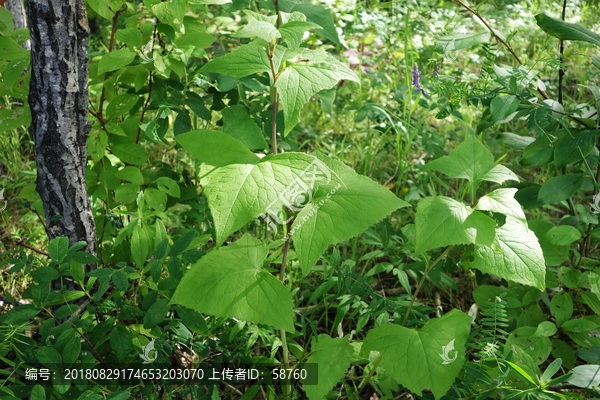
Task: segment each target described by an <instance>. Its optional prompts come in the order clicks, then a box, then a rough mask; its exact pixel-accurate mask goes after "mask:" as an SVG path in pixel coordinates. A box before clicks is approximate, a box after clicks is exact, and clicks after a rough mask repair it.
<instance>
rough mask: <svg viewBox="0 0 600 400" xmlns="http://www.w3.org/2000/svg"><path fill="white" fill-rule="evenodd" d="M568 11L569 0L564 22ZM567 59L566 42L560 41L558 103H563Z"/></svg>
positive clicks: (563, 13)
mask: <svg viewBox="0 0 600 400" xmlns="http://www.w3.org/2000/svg"><path fill="white" fill-rule="evenodd" d="M566 9H567V0H564V2H563V9H562V16H561V17H562V20H563V21H564V20H565V11H566ZM564 58H565V41H564V40H562V39H560V68H559V69H558V102H559V103H560V104H562V103H563V79H564V76H565V68H564V67H563V62H564Z"/></svg>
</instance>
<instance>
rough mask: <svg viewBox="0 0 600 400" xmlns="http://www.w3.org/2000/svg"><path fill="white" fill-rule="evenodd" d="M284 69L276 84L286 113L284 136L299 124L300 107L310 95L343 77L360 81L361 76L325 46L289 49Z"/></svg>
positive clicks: (327, 87)
mask: <svg viewBox="0 0 600 400" xmlns="http://www.w3.org/2000/svg"><path fill="white" fill-rule="evenodd" d="M284 59H285V60H287V61H286V64H284V66H285V69H284V70H283V72H281V74H280V75H279V78H278V79H277V83H275V87H276V88H277V90H278V94H279V102H280V103H281V106H282V107H283V114H284V116H285V130H284V135H287V134H288V133H289V132H290V131H291V130H292V128H294V126H296V124H297V123H298V120H299V116H300V109H302V106H303V105H304V104H306V103H307V102H308V101H309V100H310V99H311V97H313V96H314V95H315V94H317V93H318V92H320V91H321V90H324V89H331V88H332V87H333V86H335V85H336V84H337V83H338V82H339V81H340V80H342V79H346V80H351V81H355V82H359V83H360V81H359V80H358V76H357V75H356V74H355V73H354V71H352V70H351V69H350V68H348V67H347V66H346V65H344V64H342V63H341V62H339V61H338V60H336V59H335V58H333V57H331V56H330V55H328V54H327V53H326V52H325V51H324V50H323V49H319V50H310V49H295V50H287V51H286V54H285V55H284Z"/></svg>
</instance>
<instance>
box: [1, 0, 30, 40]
mask: <svg viewBox="0 0 600 400" xmlns="http://www.w3.org/2000/svg"><path fill="white" fill-rule="evenodd" d="M4 7H5V8H6V9H7V10H8V11H10V12H11V13H12V15H13V17H14V18H15V29H20V28H25V29H27V14H26V13H25V6H24V5H23V0H8V1H7V2H6V3H5V4H4ZM21 46H22V47H23V48H24V49H25V50H31V41H29V40H27V41H25V43H23V44H22V45H21Z"/></svg>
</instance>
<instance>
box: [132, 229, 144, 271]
mask: <svg viewBox="0 0 600 400" xmlns="http://www.w3.org/2000/svg"><path fill="white" fill-rule="evenodd" d="M131 256H132V257H133V261H134V262H135V263H136V265H137V266H138V268H143V267H144V264H145V263H146V257H147V256H148V236H147V235H146V230H145V229H144V228H142V227H141V226H139V225H136V226H135V227H134V228H133V232H132V234H131Z"/></svg>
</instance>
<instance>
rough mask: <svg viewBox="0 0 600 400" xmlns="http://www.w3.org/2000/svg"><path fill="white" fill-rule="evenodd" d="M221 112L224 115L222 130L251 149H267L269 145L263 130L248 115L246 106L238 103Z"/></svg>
mask: <svg viewBox="0 0 600 400" xmlns="http://www.w3.org/2000/svg"><path fill="white" fill-rule="evenodd" d="M221 114H222V115H223V127H222V128H221V131H223V132H225V133H226V134H228V135H229V136H231V137H232V138H235V139H237V140H239V141H240V142H242V143H244V144H245V145H246V146H248V148H249V149H252V150H256V149H266V148H267V147H268V145H267V142H266V141H265V139H264V138H263V134H262V130H261V129H260V128H259V127H258V125H256V122H254V120H253V119H252V118H251V117H250V115H248V112H247V111H246V108H245V107H244V106H242V105H237V106H232V107H229V108H225V109H224V110H223V111H221Z"/></svg>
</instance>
